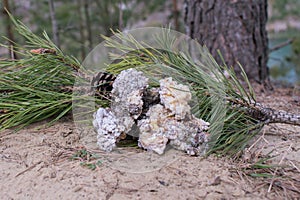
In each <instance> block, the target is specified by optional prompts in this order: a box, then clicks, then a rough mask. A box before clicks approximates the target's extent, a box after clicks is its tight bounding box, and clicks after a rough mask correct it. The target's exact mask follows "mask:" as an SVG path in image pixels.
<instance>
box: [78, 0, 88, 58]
mask: <svg viewBox="0 0 300 200" xmlns="http://www.w3.org/2000/svg"><path fill="white" fill-rule="evenodd" d="M82 5H83V4H82V0H77V8H78V14H79V34H80V42H81V48H80V49H81V58H82V60H83V59H84V58H85V55H86V54H85V45H84V44H85V36H84V22H83V16H82V7H83V6H82Z"/></svg>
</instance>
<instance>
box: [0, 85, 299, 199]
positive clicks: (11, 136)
mask: <svg viewBox="0 0 300 200" xmlns="http://www.w3.org/2000/svg"><path fill="white" fill-rule="evenodd" d="M256 89H257V88H256ZM258 99H259V100H260V101H261V102H263V103H264V104H266V105H269V106H271V107H274V108H277V109H282V110H287V111H294V112H297V113H300V104H299V102H296V101H295V100H294V99H293V97H292V90H291V89H277V90H276V91H275V92H274V93H268V92H267V93H266V92H265V93H261V94H260V95H259V96H258ZM44 124H45V122H43V123H39V124H34V125H31V126H29V127H27V128H26V129H23V130H21V131H19V132H17V133H15V132H13V130H6V131H3V132H1V133H0V180H1V186H0V197H1V199H3V200H5V199H110V200H113V199H300V127H295V126H291V125H272V126H268V127H265V128H264V129H263V130H262V132H261V134H260V135H258V136H257V137H256V138H255V139H254V140H253V141H251V143H250V144H249V146H248V147H247V149H246V150H245V151H244V152H243V153H242V154H241V156H240V157H238V158H235V159H233V158H229V157H220V156H219V157H218V156H217V155H211V156H209V157H207V158H200V157H191V156H187V155H185V154H183V153H181V152H175V153H174V152H173V154H171V155H172V156H173V157H161V158H160V157H158V156H156V155H151V154H149V153H147V152H144V151H142V150H138V149H134V148H127V149H119V150H117V151H116V152H115V153H111V154H106V153H103V152H100V151H96V152H91V153H89V151H88V150H86V149H85V148H84V147H83V146H82V144H81V143H80V141H79V137H78V135H77V134H76V131H75V129H74V125H73V123H72V121H71V120H69V119H67V118H65V119H63V120H61V121H60V122H58V123H56V124H54V125H52V126H50V127H47V126H44ZM170 151H172V150H170ZM80 152H81V154H79V153H80ZM84 153H87V154H84ZM268 154H269V155H272V156H274V157H273V158H272V159H269V160H267V161H266V163H267V164H269V165H273V168H270V169H269V168H268V169H261V168H258V167H255V166H254V165H253V164H254V163H257V162H259V160H261V159H263V158H266V157H267V156H268ZM174 155H175V156H174ZM139 157H143V159H144V160H142V161H141V160H138V161H137V158H139ZM71 158H73V159H71ZM116 161H118V162H119V164H120V165H118V166H117V165H116V164H115V163H116ZM112 163H113V164H112ZM149 163H150V165H151V166H150V165H149V166H147V165H148V164H149ZM153 163H154V164H153ZM155 163H156V164H157V165H155ZM145 165H146V166H145ZM257 166H258V165H257ZM93 167H94V168H95V169H94V170H92V169H90V168H93ZM126 167H127V168H126ZM147 167H148V168H147ZM251 174H252V176H251ZM262 174H265V176H268V177H265V178H264V177H254V176H255V175H256V176H258V175H260V176H261V175H262ZM272 175H273V176H272Z"/></svg>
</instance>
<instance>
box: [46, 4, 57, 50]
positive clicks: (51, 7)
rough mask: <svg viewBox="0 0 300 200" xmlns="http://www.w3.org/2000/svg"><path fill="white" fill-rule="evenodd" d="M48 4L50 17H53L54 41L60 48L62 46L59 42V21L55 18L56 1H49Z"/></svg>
mask: <svg viewBox="0 0 300 200" xmlns="http://www.w3.org/2000/svg"><path fill="white" fill-rule="evenodd" d="M48 4H49V11H50V17H51V24H52V34H53V41H54V43H55V44H56V46H57V47H59V46H60V41H59V33H58V26H57V20H56V17H55V10H54V1H53V0H49V1H48Z"/></svg>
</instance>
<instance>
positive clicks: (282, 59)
mask: <svg viewBox="0 0 300 200" xmlns="http://www.w3.org/2000/svg"><path fill="white" fill-rule="evenodd" d="M284 41H286V40H284V39H270V40H269V47H270V48H272V47H273V46H276V45H278V44H280V43H282V42H284ZM292 54H293V50H292V46H291V45H287V46H285V47H282V48H280V49H278V50H276V51H273V52H272V53H271V54H270V55H269V60H268V67H269V68H270V70H271V69H272V67H278V69H279V72H280V71H281V72H282V75H277V76H275V77H274V76H272V74H271V79H273V80H279V81H282V82H286V83H291V84H294V83H296V82H299V81H300V75H297V73H296V70H295V66H294V64H293V63H291V62H288V61H287V60H286V57H287V56H292ZM299 59H300V58H299ZM285 71H287V72H286V73H285Z"/></svg>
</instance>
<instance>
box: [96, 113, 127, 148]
mask: <svg viewBox="0 0 300 200" xmlns="http://www.w3.org/2000/svg"><path fill="white" fill-rule="evenodd" d="M93 126H94V128H95V131H96V132H97V134H98V135H97V144H98V146H99V147H100V149H102V150H105V151H112V149H113V148H114V147H115V146H116V141H117V139H118V137H120V135H121V134H122V133H123V132H124V131H125V127H124V126H123V125H122V124H121V123H120V121H119V120H118V119H117V118H116V116H115V115H114V114H113V113H112V112H111V111H109V110H108V109H104V108H99V109H98V110H97V112H96V113H94V120H93Z"/></svg>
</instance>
